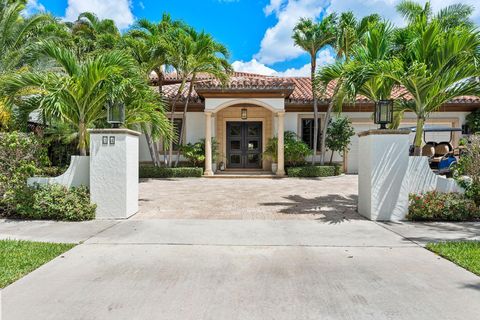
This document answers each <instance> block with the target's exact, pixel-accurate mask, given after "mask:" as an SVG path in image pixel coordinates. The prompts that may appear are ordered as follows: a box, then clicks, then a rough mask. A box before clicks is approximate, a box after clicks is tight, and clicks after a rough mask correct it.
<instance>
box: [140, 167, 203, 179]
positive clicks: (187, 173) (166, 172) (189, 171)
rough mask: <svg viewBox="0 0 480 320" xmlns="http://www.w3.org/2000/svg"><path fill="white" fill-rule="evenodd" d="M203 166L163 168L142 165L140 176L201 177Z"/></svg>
mask: <svg viewBox="0 0 480 320" xmlns="http://www.w3.org/2000/svg"><path fill="white" fill-rule="evenodd" d="M202 175H203V168H162V167H155V166H140V178H199V177H201V176H202Z"/></svg>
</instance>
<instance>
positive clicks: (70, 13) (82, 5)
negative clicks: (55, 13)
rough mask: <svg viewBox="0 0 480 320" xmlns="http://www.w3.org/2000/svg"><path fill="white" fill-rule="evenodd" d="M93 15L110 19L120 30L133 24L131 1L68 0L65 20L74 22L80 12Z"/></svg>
mask: <svg viewBox="0 0 480 320" xmlns="http://www.w3.org/2000/svg"><path fill="white" fill-rule="evenodd" d="M85 11H89V12H93V13H95V14H96V15H97V16H98V17H99V18H100V19H112V20H113V21H115V23H116V24H117V26H118V27H119V28H120V29H125V28H127V27H129V26H130V25H132V24H133V22H134V20H135V17H134V16H133V13H132V3H131V0H88V1H86V0H68V7H67V9H66V11H65V19H66V20H69V21H75V20H77V18H78V15H79V14H80V13H82V12H85Z"/></svg>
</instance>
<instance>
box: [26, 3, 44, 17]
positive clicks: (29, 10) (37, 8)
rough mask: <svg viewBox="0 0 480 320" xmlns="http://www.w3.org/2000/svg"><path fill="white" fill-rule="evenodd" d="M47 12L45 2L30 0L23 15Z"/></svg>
mask: <svg viewBox="0 0 480 320" xmlns="http://www.w3.org/2000/svg"><path fill="white" fill-rule="evenodd" d="M39 12H45V7H44V6H43V4H41V3H40V2H38V0H28V1H27V5H26V6H25V10H23V15H25V16H31V15H32V14H35V13H39Z"/></svg>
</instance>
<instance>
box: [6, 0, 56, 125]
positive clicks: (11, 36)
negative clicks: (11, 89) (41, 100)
mask: <svg viewBox="0 0 480 320" xmlns="http://www.w3.org/2000/svg"><path fill="white" fill-rule="evenodd" d="M26 2H27V1H26V0H23V1H22V0H19V1H11V0H0V86H1V85H2V79H3V78H4V77H5V76H7V75H8V74H10V73H12V72H15V71H16V70H17V69H18V68H20V67H22V66H23V65H24V63H25V61H26V59H27V54H28V52H29V50H30V49H31V48H32V47H34V46H35V43H36V41H37V40H39V39H41V38H42V35H43V34H42V33H41V32H39V31H41V27H44V26H45V25H47V24H49V23H52V22H53V19H52V18H51V17H50V16H49V15H46V14H36V15H33V16H31V17H25V16H24V15H22V12H23V11H24V10H25V5H26ZM10 107H11V106H9V105H8V104H7V103H6V102H5V100H4V99H3V97H0V129H2V128H3V129H7V128H8V127H10V126H11V121H12V110H11V108H10Z"/></svg>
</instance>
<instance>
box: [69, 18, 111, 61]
mask: <svg viewBox="0 0 480 320" xmlns="http://www.w3.org/2000/svg"><path fill="white" fill-rule="evenodd" d="M71 30H72V34H73V36H74V37H75V38H76V39H81V40H80V42H81V44H80V45H82V44H83V46H84V50H85V51H86V52H85V53H88V52H91V51H94V50H112V49H114V48H115V47H116V46H117V44H118V43H119V41H120V31H119V30H118V28H117V26H116V25H115V22H114V21H113V20H111V19H99V18H98V17H97V16H96V15H95V14H94V13H92V12H83V13H81V14H80V15H79V16H78V19H77V21H75V22H74V23H73V24H72V25H71ZM76 45H77V46H78V45H79V44H78V43H77V44H76Z"/></svg>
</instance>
